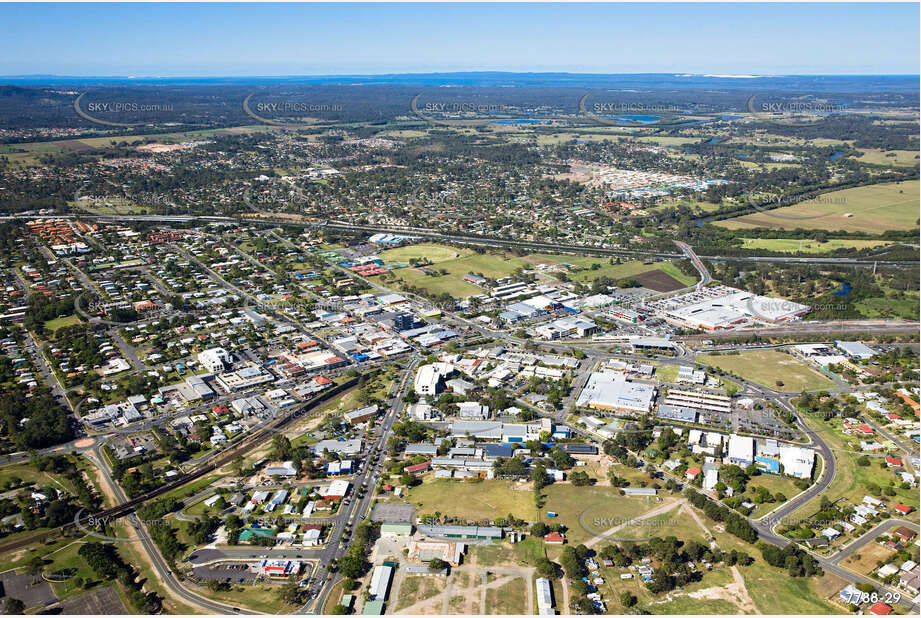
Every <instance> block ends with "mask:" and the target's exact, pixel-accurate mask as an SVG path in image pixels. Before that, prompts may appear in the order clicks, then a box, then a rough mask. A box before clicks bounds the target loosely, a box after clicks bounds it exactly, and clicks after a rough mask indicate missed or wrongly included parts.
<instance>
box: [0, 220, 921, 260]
mask: <svg viewBox="0 0 921 618" xmlns="http://www.w3.org/2000/svg"><path fill="white" fill-rule="evenodd" d="M35 218H36V217H35V215H3V216H0V220H31V219H35ZM48 218H56V219H95V220H100V221H115V222H131V221H141V222H148V223H189V222H194V221H201V222H203V223H214V222H226V223H247V224H253V225H267V226H278V225H286V226H300V227H322V228H326V229H331V230H337V231H342V232H351V233H362V234H376V233H379V232H389V233H393V234H400V235H403V236H415V237H419V238H427V239H430V240H441V241H446V242H456V243H462V244H468V245H478V246H484V247H505V248H514V249H522V250H532V251H552V252H562V253H587V254H594V255H605V256H608V255H610V256H632V257H644V258H645V257H659V258H663V259H670V260H673V259H678V258H681V257H684V254H683V253H669V252H649V251H637V250H631V249H615V248H610V247H598V246H592V245H580V244H569V243H557V242H541V241H528V240H520V239H515V238H501V237H496V236H486V235H473V234H457V233H447V232H442V231H439V230H434V229H430V228H420V227H412V226H403V225H360V224H356V223H350V222H348V221H333V220H325V221H291V220H284V219H249V218H247V219H244V218H242V217H229V216H212V215H91V214H79V215H55V216H53V217H48ZM700 258H701V259H705V260H709V261H713V262H726V261H738V262H754V263H781V264H815V265H827V266H853V267H870V268H872V267H874V266H900V267H901V266H907V267H915V266H917V264H918V262H917V260H877V261H873V260H872V259H864V260H861V259H857V258H843V257H836V258H826V257H787V256H772V255H767V256H757V255H755V256H753V255H743V256H720V255H714V256H710V255H702V256H700Z"/></svg>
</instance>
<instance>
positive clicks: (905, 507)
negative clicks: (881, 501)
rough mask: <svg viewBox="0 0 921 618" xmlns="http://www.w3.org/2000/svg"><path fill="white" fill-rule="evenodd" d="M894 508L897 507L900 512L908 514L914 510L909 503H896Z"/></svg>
mask: <svg viewBox="0 0 921 618" xmlns="http://www.w3.org/2000/svg"><path fill="white" fill-rule="evenodd" d="M894 508H895V510H896V511H898V512H899V513H901V514H902V515H908V514H909V513H911V512H912V511H913V510H914V509H913V508H911V507H910V506H908V505H907V504H896V505H895V507H894Z"/></svg>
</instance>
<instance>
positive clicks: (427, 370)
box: [413, 363, 454, 396]
mask: <svg viewBox="0 0 921 618" xmlns="http://www.w3.org/2000/svg"><path fill="white" fill-rule="evenodd" d="M452 373H454V366H453V365H451V364H449V363H431V364H429V365H422V366H421V367H419V369H418V371H416V379H415V380H414V381H413V390H415V391H416V394H417V395H429V396H433V395H437V394H438V391H439V390H440V389H441V385H442V382H443V381H444V379H445V378H446V377H447V376H450V375H451V374H452Z"/></svg>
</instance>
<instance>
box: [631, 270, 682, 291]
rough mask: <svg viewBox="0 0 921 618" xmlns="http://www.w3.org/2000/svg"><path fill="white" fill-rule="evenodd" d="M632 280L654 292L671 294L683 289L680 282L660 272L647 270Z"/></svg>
mask: <svg viewBox="0 0 921 618" xmlns="http://www.w3.org/2000/svg"><path fill="white" fill-rule="evenodd" d="M633 278H634V279H636V280H637V281H638V282H639V284H640V285H641V286H643V287H644V288H648V289H650V290H655V291H656V292H671V291H672V290H680V289H681V288H683V287H685V285H684V284H683V283H682V282H680V281H678V280H677V279H675V278H674V277H673V276H671V275H670V274H668V273H667V272H665V271H662V270H649V271H646V272H644V273H640V274H638V275H636V276H635V277H633Z"/></svg>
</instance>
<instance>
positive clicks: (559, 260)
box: [527, 253, 697, 285]
mask: <svg viewBox="0 0 921 618" xmlns="http://www.w3.org/2000/svg"><path fill="white" fill-rule="evenodd" d="M527 260H528V261H529V262H532V263H535V264H569V265H570V266H573V267H576V268H580V269H584V270H578V271H571V272H570V273H569V278H570V280H572V281H576V282H579V283H587V282H590V281H592V280H594V279H597V278H598V277H611V278H613V279H625V278H629V277H632V276H634V275H639V274H640V273H645V272H649V271H650V270H661V271H662V272H665V273H667V274H669V275H671V276H672V277H674V278H675V279H677V280H678V281H680V282H681V283H684V284H685V285H692V284H694V283H696V282H697V279H696V278H695V277H692V276H688V275H685V274H684V273H682V272H681V271H680V270H679V269H678V267H677V266H675V265H674V264H673V263H671V262H655V263H652V264H644V263H643V262H640V261H632V262H623V263H622V264H611V263H610V261H609V258H601V257H591V256H584V255H559V254H550V253H532V254H530V255H528V257H527ZM594 264H597V265H598V269H596V270H592V265H594Z"/></svg>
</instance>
